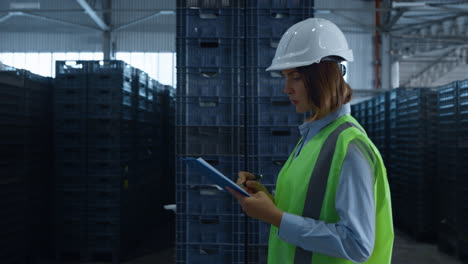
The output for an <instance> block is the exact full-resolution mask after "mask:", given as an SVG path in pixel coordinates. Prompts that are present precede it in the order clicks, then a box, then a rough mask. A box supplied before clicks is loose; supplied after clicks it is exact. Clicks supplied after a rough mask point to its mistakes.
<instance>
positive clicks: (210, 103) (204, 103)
mask: <svg viewBox="0 0 468 264" xmlns="http://www.w3.org/2000/svg"><path fill="white" fill-rule="evenodd" d="M198 104H199V105H200V107H216V106H218V102H216V101H201V102H198Z"/></svg>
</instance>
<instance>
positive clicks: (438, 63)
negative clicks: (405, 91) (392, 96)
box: [402, 48, 467, 87]
mask: <svg viewBox="0 0 468 264" xmlns="http://www.w3.org/2000/svg"><path fill="white" fill-rule="evenodd" d="M446 58H453V59H454V60H453V61H448V62H447V61H445V59H446ZM466 58H467V50H466V49H465V48H457V49H453V50H450V51H449V52H447V53H445V54H443V55H442V56H440V57H439V58H437V59H436V60H434V63H431V64H429V65H428V66H427V67H425V68H423V69H422V70H421V71H420V72H418V73H416V74H414V75H413V76H411V77H410V78H409V79H408V80H407V81H406V82H405V83H404V84H403V85H402V86H403V87H406V86H413V87H416V86H430V85H431V84H432V83H433V82H434V81H435V80H437V79H438V78H440V77H442V76H443V75H445V74H446V73H447V72H449V71H451V70H452V69H454V68H455V67H458V66H459V65H461V64H466Z"/></svg>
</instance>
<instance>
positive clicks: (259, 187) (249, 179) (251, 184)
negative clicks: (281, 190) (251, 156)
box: [236, 171, 274, 201]
mask: <svg viewBox="0 0 468 264" xmlns="http://www.w3.org/2000/svg"><path fill="white" fill-rule="evenodd" d="M236 184H237V185H241V184H244V185H245V186H244V187H242V188H243V189H244V190H245V191H246V192H248V193H249V194H251V195H252V194H255V193H258V192H264V193H265V194H266V195H267V196H268V197H269V198H270V199H271V200H272V201H274V199H273V196H272V195H271V194H270V192H269V191H268V189H267V188H266V187H265V186H264V185H263V184H261V183H259V182H258V181H255V175H253V174H252V173H250V172H247V171H240V172H239V178H237V182H236Z"/></svg>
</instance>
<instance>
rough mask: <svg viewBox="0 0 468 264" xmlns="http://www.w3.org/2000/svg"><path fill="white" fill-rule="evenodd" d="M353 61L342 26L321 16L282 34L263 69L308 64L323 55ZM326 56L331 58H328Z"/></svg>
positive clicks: (280, 68)
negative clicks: (270, 59) (267, 65)
mask: <svg viewBox="0 0 468 264" xmlns="http://www.w3.org/2000/svg"><path fill="white" fill-rule="evenodd" d="M325 57H329V58H335V60H337V61H353V51H352V50H351V49H350V48H349V47H348V42H347V41H346V38H345V36H344V34H343V32H341V30H340V29H339V28H338V27H337V26H336V25H335V24H333V23H332V22H330V21H328V20H326V19H323V18H309V19H306V20H304V21H301V22H299V23H296V24H294V25H293V26H291V27H290V28H289V29H288V30H287V31H286V33H284V35H283V36H282V37H281V40H280V42H279V44H278V48H277V49H276V53H275V57H274V58H273V61H272V63H271V65H270V67H268V68H267V69H266V70H267V71H279V70H286V69H292V68H296V67H301V66H307V65H310V64H313V63H318V62H320V61H321V60H322V59H323V58H325ZM329 58H328V59H327V60H330V59H329Z"/></svg>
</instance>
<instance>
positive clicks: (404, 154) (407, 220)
mask: <svg viewBox="0 0 468 264" xmlns="http://www.w3.org/2000/svg"><path fill="white" fill-rule="evenodd" d="M431 92H432V91H431V90H430V89H428V88H413V89H398V91H397V97H396V104H397V117H396V118H397V119H396V137H395V145H396V150H395V153H392V154H394V156H393V158H392V162H394V163H395V165H396V166H395V167H394V168H393V171H392V173H393V177H392V180H393V184H394V189H393V194H396V195H394V196H393V201H394V204H395V206H396V208H398V210H395V223H396V225H397V226H399V227H400V228H403V229H405V230H406V231H408V232H409V233H410V234H411V235H413V236H414V237H416V238H418V239H434V238H435V233H434V232H433V227H434V219H435V217H434V215H433V208H432V204H433V197H434V196H433V193H434V190H433V188H434V183H433V182H434V179H435V170H436V168H435V164H436V160H435V158H434V157H435V155H434V153H433V152H432V150H433V149H434V144H433V141H432V140H431V137H430V133H431V130H432V126H433V123H432V122H433V120H432V119H431V118H430V117H431V115H432V113H431V111H429V109H428V108H429V106H428V99H429V98H430V94H431ZM415 223H416V224H415Z"/></svg>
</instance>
